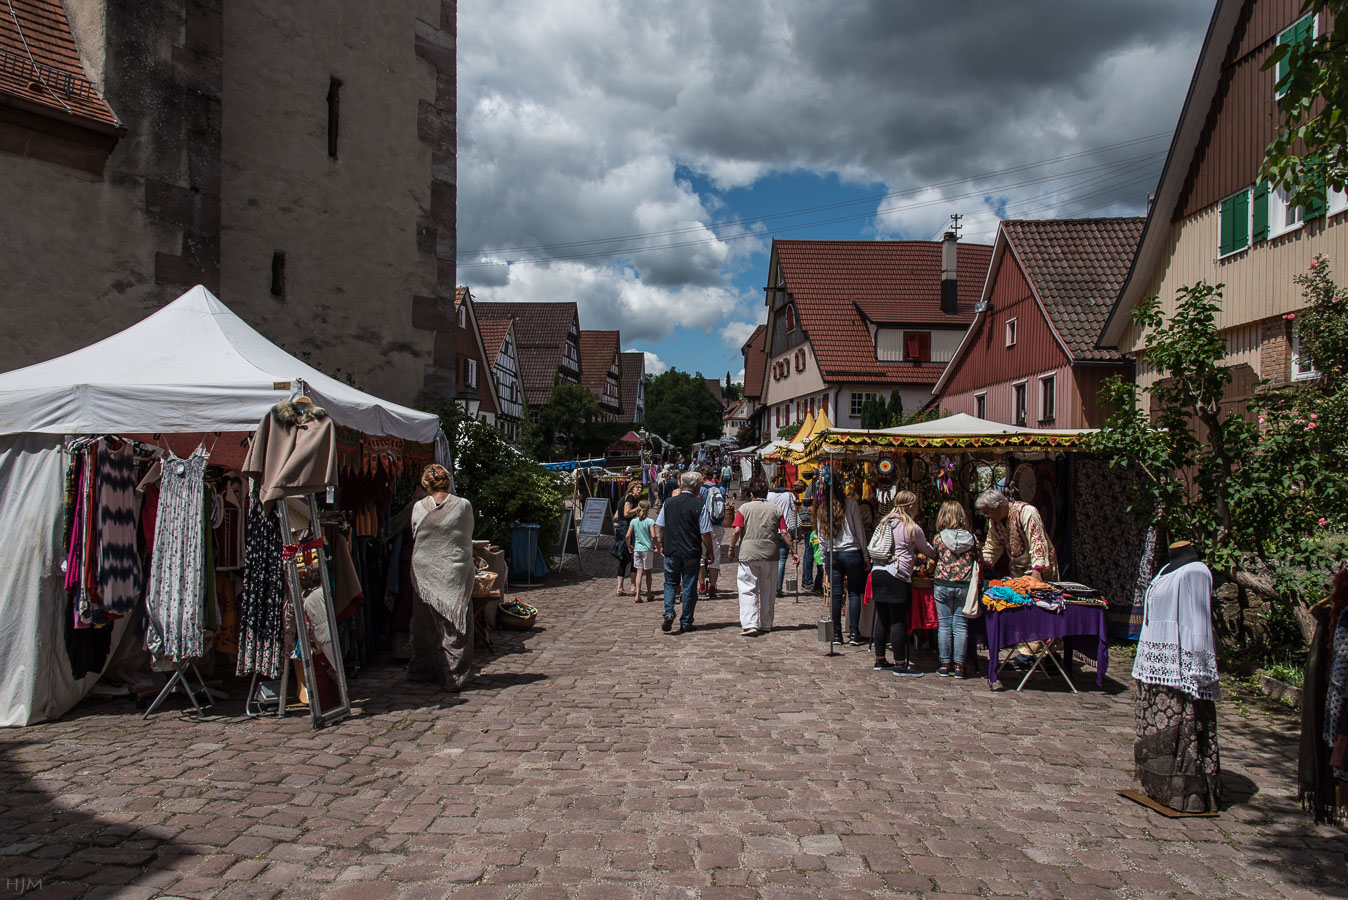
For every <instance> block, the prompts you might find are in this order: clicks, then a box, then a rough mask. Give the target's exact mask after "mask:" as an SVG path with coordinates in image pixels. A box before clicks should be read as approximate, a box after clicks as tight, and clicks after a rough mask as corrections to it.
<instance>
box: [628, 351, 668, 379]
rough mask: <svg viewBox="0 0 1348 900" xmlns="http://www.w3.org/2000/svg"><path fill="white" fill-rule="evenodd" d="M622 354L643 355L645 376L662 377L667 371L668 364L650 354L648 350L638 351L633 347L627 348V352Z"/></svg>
mask: <svg viewBox="0 0 1348 900" xmlns="http://www.w3.org/2000/svg"><path fill="white" fill-rule="evenodd" d="M624 352H625V353H641V354H643V355H645V357H646V374H647V375H663V374H665V373H666V372H668V371H669V364H668V363H666V362H665V361H664V360H663V359H661V358H660V357H659V356H657V355H656V354H654V353H652V352H651V351H649V350H638V349H637V348H635V347H629V348H628V349H627V350H625V351H624Z"/></svg>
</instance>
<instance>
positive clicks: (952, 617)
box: [932, 500, 979, 678]
mask: <svg viewBox="0 0 1348 900" xmlns="http://www.w3.org/2000/svg"><path fill="white" fill-rule="evenodd" d="M932 543H933V545H934V546H935V547H936V574H935V576H934V578H933V579H932V580H933V581H934V582H935V587H934V590H933V593H934V594H935V595H936V617H937V619H938V620H940V623H941V624H940V627H939V628H938V629H937V631H936V650H937V652H938V653H939V654H940V657H941V667H940V668H939V669H937V670H936V674H937V675H941V676H947V675H951V674H953V675H954V676H955V677H956V678H963V677H964V654H965V649H966V640H967V636H968V630H969V623H968V621H967V620H966V619H965V618H964V603H965V601H966V600H967V599H968V596H969V579H970V578H975V577H977V576H978V574H979V572H978V569H977V566H978V564H979V558H978V557H979V551H978V539H977V538H975V537H974V535H973V533H972V532H970V531H969V516H968V514H967V513H965V511H964V506H963V505H962V504H960V503H957V502H955V501H954V500H947V501H946V502H944V503H942V504H941V511H940V512H939V513H937V515H936V538H935V539H934V540H933V541H932ZM952 667H953V668H952Z"/></svg>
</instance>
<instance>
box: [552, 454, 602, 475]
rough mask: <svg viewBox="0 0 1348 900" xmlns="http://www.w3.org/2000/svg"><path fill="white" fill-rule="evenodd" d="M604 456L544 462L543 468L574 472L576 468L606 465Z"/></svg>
mask: <svg viewBox="0 0 1348 900" xmlns="http://www.w3.org/2000/svg"><path fill="white" fill-rule="evenodd" d="M604 462H605V460H604V458H603V457H602V456H601V457H599V458H598V459H570V460H567V461H566V462H550V463H543V468H545V469H551V470H552V471H554V472H573V471H575V470H576V469H591V468H600V469H602V468H603V467H604Z"/></svg>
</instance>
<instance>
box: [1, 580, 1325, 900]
mask: <svg viewBox="0 0 1348 900" xmlns="http://www.w3.org/2000/svg"><path fill="white" fill-rule="evenodd" d="M608 566H609V561H608V559H607V557H606V556H605V557H603V558H602V560H601V559H600V558H598V557H596V558H594V559H591V560H587V569H588V571H590V572H598V571H603V572H605V573H607V571H608ZM571 569H572V572H571V574H569V575H567V576H563V577H561V578H553V579H550V580H549V583H548V585H547V586H546V587H534V588H532V589H522V590H520V591H519V592H518V593H519V595H520V596H521V597H522V598H523V599H525V600H526V601H527V602H530V603H532V604H534V605H536V606H538V607H539V608H540V614H539V623H540V627H539V628H538V629H536V630H535V631H533V632H530V633H527V634H522V635H517V634H513V633H498V634H497V635H496V636H495V637H496V653H495V654H494V655H492V656H491V657H490V658H489V661H488V664H487V666H486V669H485V671H484V674H483V676H482V677H481V678H480V679H479V680H478V682H477V683H476V684H475V686H474V687H473V688H472V689H471V690H468V691H466V692H465V693H463V694H462V695H461V696H450V695H444V694H440V693H438V692H435V691H432V690H429V689H427V688H426V687H424V686H421V685H412V684H409V683H408V682H406V680H405V679H404V675H403V672H402V670H401V669H400V668H398V667H396V666H393V665H385V666H382V667H375V668H372V669H370V670H368V671H367V672H365V673H364V674H362V675H361V676H360V677H359V678H358V679H356V680H355V681H353V683H352V696H353V704H354V705H355V706H356V707H358V712H357V714H356V715H354V716H353V717H352V718H351V719H349V720H347V721H345V722H342V723H341V724H339V725H336V726H334V727H330V728H328V729H325V730H323V731H319V732H313V731H311V730H310V726H309V719H308V716H307V715H298V714H295V715H292V716H291V717H290V718H288V719H286V720H284V721H281V722H277V721H275V720H264V721H251V720H247V719H244V718H242V717H241V716H239V713H240V712H241V709H242V700H241V697H239V695H238V694H237V693H236V695H235V698H234V699H233V700H231V701H229V702H228V703H224V704H221V705H220V706H218V707H217V708H216V712H217V713H224V714H223V715H217V716H215V717H212V718H211V719H210V720H208V721H206V722H202V723H194V722H191V721H188V720H186V719H184V718H182V717H181V716H180V715H179V713H178V711H177V710H178V709H180V708H181V705H182V702H183V701H181V700H179V699H174V700H172V701H170V702H169V703H168V704H167V705H168V707H170V708H168V709H166V710H163V711H161V712H157V713H156V714H155V715H154V716H153V717H151V719H150V720H149V721H142V720H141V718H140V715H139V713H138V712H137V711H136V710H135V709H134V708H132V705H131V704H130V703H129V702H127V701H125V700H117V701H100V702H90V703H86V704H85V705H82V706H80V707H78V708H77V709H76V710H74V711H73V712H72V713H71V714H69V715H67V716H66V717H65V718H64V719H63V720H61V721H59V722H56V723H52V724H47V725H42V726H38V727H34V728H28V729H11V730H7V731H4V732H2V733H0V778H2V779H3V781H2V782H0V785H2V786H3V790H4V794H3V798H2V799H0V832H2V833H0V896H14V895H18V894H28V895H31V896H35V897H36V896H42V897H58V896H84V897H111V896H116V897H151V896H160V895H164V896H181V897H215V896H219V897H271V896H280V895H286V896H300V897H307V896H331V897H350V898H362V900H369V898H376V900H377V898H382V897H437V896H443V895H447V894H451V893H452V894H454V895H455V896H463V897H511V898H515V897H518V898H526V897H528V898H533V897H568V896H579V897H594V898H600V897H615V898H616V897H699V896H700V897H705V898H714V897H715V898H719V897H725V898H737V897H765V898H791V897H816V896H825V897H852V896H856V897H861V896H883V897H891V896H917V895H924V894H929V893H932V892H941V893H943V894H955V895H960V894H963V895H971V896H984V897H988V896H1031V897H1095V896H1123V897H1137V898H1141V897H1159V896H1171V895H1175V894H1194V895H1199V896H1203V897H1227V896H1240V897H1258V898H1267V897H1280V896H1287V897H1312V896H1336V897H1343V896H1348V886H1346V885H1348V868H1345V850H1346V849H1348V840H1345V837H1344V835H1343V833H1342V832H1339V831H1337V830H1334V829H1328V828H1316V827H1314V826H1313V825H1312V824H1311V823H1310V821H1309V820H1308V819H1307V818H1305V817H1304V816H1303V815H1302V814H1301V812H1300V810H1299V808H1298V804H1297V801H1296V793H1295V786H1294V781H1293V776H1294V773H1295V766H1296V741H1295V734H1296V732H1295V730H1294V723H1293V721H1292V719H1291V717H1290V716H1282V717H1276V718H1275V717H1272V716H1270V715H1269V714H1268V713H1265V712H1262V711H1259V710H1257V709H1251V708H1249V707H1248V706H1247V705H1246V704H1245V703H1242V702H1240V701H1239V700H1232V699H1228V700H1226V701H1223V702H1222V704H1221V706H1220V725H1221V729H1222V730H1221V741H1222V748H1221V749H1222V762H1223V767H1224V769H1225V772H1226V779H1227V793H1228V800H1229V802H1230V807H1229V809H1227V810H1226V811H1225V812H1224V813H1223V814H1222V815H1221V816H1220V817H1219V818H1214V819H1206V818H1192V819H1179V820H1169V819H1165V818H1163V817H1161V816H1159V815H1157V814H1156V813H1153V812H1151V811H1149V810H1147V809H1144V808H1142V807H1140V806H1138V805H1135V804H1133V803H1131V802H1129V801H1127V800H1124V799H1122V798H1120V797H1119V796H1118V795H1117V793H1116V791H1117V790H1118V789H1120V788H1127V787H1130V786H1132V781H1131V776H1130V769H1131V765H1132V740H1133V732H1132V729H1133V712H1132V699H1131V694H1130V691H1129V687H1128V679H1127V664H1126V662H1124V661H1123V660H1117V661H1116V663H1115V666H1114V671H1112V672H1111V673H1110V674H1111V676H1112V677H1111V678H1109V679H1107V680H1106V682H1105V688H1104V689H1103V690H1102V689H1097V688H1096V687H1095V686H1094V683H1093V677H1091V678H1079V679H1078V681H1079V682H1080V683H1081V684H1082V685H1083V686H1084V685H1085V684H1087V683H1089V684H1090V687H1089V689H1086V690H1084V691H1083V693H1081V694H1080V695H1076V696H1073V695H1071V694H1069V693H1067V692H1066V690H1065V689H1064V688H1062V687H1060V686H1055V685H1051V684H1050V683H1049V682H1048V680H1047V679H1045V678H1038V677H1036V679H1032V681H1031V683H1030V685H1028V686H1027V689H1026V691H1025V692H1024V693H1021V694H1015V693H1011V692H1007V691H1003V692H998V693H992V692H989V691H988V689H987V685H986V683H985V682H984V681H983V680H982V679H979V678H974V679H970V680H967V681H956V680H953V679H943V678H938V677H936V676H935V673H934V672H932V671H931V670H932V669H934V661H933V660H932V659H931V658H930V657H929V656H927V655H925V654H924V655H920V656H919V660H920V661H921V663H922V665H923V667H924V668H926V669H928V672H929V674H928V676H927V677H925V678H922V679H920V680H919V679H898V678H894V677H893V676H891V675H890V674H889V673H887V672H873V671H872V670H871V667H870V661H869V660H870V657H869V651H868V650H867V649H866V648H864V647H862V648H846V652H844V653H841V654H840V655H838V656H835V657H832V658H830V657H828V656H826V655H825V652H824V650H823V648H822V647H821V645H819V644H818V642H817V640H816V632H815V622H816V621H817V619H818V618H819V615H820V613H821V610H822V609H823V603H822V601H821V600H818V599H815V598H813V597H810V598H804V597H802V598H801V600H800V601H799V602H798V603H797V602H792V600H791V598H787V599H785V601H784V602H782V604H781V605H780V606H779V608H778V616H777V624H778V630H776V631H774V632H773V633H772V634H770V635H767V636H763V637H760V638H756V639H752V640H750V639H742V638H740V637H739V634H738V632H739V628H738V622H737V614H736V605H735V602H734V601H733V600H730V599H720V600H716V601H711V602H705V603H701V604H699V606H698V612H697V619H698V626H699V627H698V630H697V631H696V632H695V633H692V634H688V635H683V636H677V637H676V636H670V635H664V634H662V633H661V632H660V614H659V605H658V604H654V605H637V604H634V603H633V602H632V600H631V598H626V597H624V598H618V597H615V596H613V588H614V580H613V579H612V578H609V577H607V575H605V577H602V578H600V577H597V576H596V577H594V578H580V577H578V576H576V575H575V566H574V563H573V564H572V566H571ZM1087 671H1088V673H1090V670H1089V669H1088V670H1087Z"/></svg>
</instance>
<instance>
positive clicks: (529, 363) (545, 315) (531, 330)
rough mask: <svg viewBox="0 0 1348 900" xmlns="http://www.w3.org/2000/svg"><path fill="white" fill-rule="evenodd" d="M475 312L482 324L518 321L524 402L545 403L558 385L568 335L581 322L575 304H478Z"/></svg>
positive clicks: (502, 302) (516, 325)
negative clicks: (558, 371) (559, 367)
mask: <svg viewBox="0 0 1348 900" xmlns="http://www.w3.org/2000/svg"><path fill="white" fill-rule="evenodd" d="M473 308H474V309H475V310H476V312H477V317H478V321H479V322H487V321H495V320H498V319H503V318H509V319H514V320H515V339H516V340H517V341H518V342H519V364H520V380H521V381H522V382H523V383H524V396H525V399H526V400H527V401H528V403H529V405H530V406H541V405H543V404H544V403H546V402H547V401H548V397H549V396H550V395H551V394H552V388H553V385H554V384H556V380H557V367H558V366H559V365H560V364H561V362H562V346H563V344H565V343H566V335H567V332H568V331H570V329H571V326H572V325H573V324H575V323H576V321H577V320H578V313H577V309H576V304H575V303H574V302H573V301H569V300H560V301H549V302H539V303H523V302H510V301H498V302H482V301H479V302H477V303H475V304H474V306H473Z"/></svg>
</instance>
